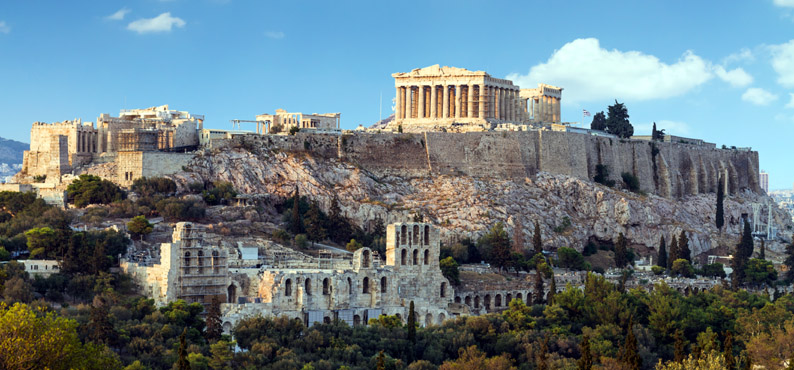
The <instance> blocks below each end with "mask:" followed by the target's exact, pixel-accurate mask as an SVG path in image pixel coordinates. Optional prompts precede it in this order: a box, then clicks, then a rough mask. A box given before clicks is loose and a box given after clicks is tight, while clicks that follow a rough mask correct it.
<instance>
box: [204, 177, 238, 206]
mask: <svg viewBox="0 0 794 370" xmlns="http://www.w3.org/2000/svg"><path fill="white" fill-rule="evenodd" d="M236 196H237V192H236V191H235V190H234V186H233V185H232V184H231V183H229V182H225V181H216V182H214V183H212V186H211V188H210V189H209V190H204V191H203V192H201V197H202V198H204V201H205V202H206V203H207V204H209V205H211V206H217V205H219V204H228V203H229V201H230V200H232V199H234V198H235V197H236Z"/></svg>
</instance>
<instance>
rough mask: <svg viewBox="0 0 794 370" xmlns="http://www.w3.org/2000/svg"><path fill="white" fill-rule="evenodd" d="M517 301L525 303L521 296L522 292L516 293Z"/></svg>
mask: <svg viewBox="0 0 794 370" xmlns="http://www.w3.org/2000/svg"><path fill="white" fill-rule="evenodd" d="M516 299H517V300H519V301H523V300H524V297H523V296H521V292H519V293H516Z"/></svg>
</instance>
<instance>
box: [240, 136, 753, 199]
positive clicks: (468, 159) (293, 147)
mask: <svg viewBox="0 0 794 370" xmlns="http://www.w3.org/2000/svg"><path fill="white" fill-rule="evenodd" d="M246 140H251V138H247V139H246ZM253 140H259V141H260V143H262V144H264V145H265V147H268V148H271V149H277V150H286V151H298V152H310V153H312V154H314V155H317V156H320V157H325V158H338V159H340V160H342V161H346V162H350V163H353V164H355V165H357V166H359V167H360V168H362V169H364V170H366V171H369V172H370V173H372V174H373V175H375V176H389V175H395V176H405V177H423V176H437V175H465V176H472V177H492V178H523V177H528V176H532V175H534V174H536V173H538V172H539V171H545V172H549V173H554V174H564V175H569V176H573V177H578V178H581V179H587V180H592V179H593V177H595V175H596V166H597V165H599V164H603V165H606V166H607V167H608V170H609V177H610V178H611V179H613V180H615V181H616V182H617V183H621V182H622V179H621V173H623V172H628V173H631V174H633V175H635V176H636V177H637V178H638V179H639V181H640V189H641V190H642V191H644V192H646V193H654V194H658V195H661V196H666V197H681V196H685V195H690V194H699V193H709V192H714V191H716V187H717V183H718V178H719V176H720V175H727V176H726V177H727V179H728V181H727V189H728V191H729V193H736V192H738V191H740V190H741V189H748V190H751V191H753V192H759V191H760V187H759V184H758V153H757V152H752V151H739V150H730V149H716V148H711V147H706V146H697V145H689V144H680V143H662V142H649V141H643V140H625V139H616V138H606V137H598V136H591V135H585V134H578V133H570V132H556V131H524V132H520V131H519V132H470V133H444V132H426V133H421V134H408V133H403V134H353V135H350V134H346V135H341V136H335V135H318V134H315V135H310V134H300V133H299V134H298V135H295V136H279V137H277V138H273V137H268V136H262V137H258V138H253Z"/></svg>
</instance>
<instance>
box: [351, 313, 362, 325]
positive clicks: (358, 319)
mask: <svg viewBox="0 0 794 370" xmlns="http://www.w3.org/2000/svg"><path fill="white" fill-rule="evenodd" d="M359 325H361V316H359V315H353V326H359Z"/></svg>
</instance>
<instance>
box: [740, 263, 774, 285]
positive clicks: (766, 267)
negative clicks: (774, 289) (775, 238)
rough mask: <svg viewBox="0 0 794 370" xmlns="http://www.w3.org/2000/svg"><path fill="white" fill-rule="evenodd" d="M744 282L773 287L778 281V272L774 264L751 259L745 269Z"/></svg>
mask: <svg viewBox="0 0 794 370" xmlns="http://www.w3.org/2000/svg"><path fill="white" fill-rule="evenodd" d="M744 277H745V280H744V282H746V283H749V284H755V285H772V283H774V282H775V280H777V270H775V266H774V265H773V264H772V262H770V261H767V260H762V259H760V258H751V259H750V260H748V261H747V265H746V267H745V268H744Z"/></svg>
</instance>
